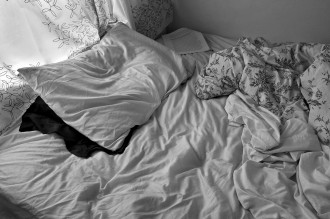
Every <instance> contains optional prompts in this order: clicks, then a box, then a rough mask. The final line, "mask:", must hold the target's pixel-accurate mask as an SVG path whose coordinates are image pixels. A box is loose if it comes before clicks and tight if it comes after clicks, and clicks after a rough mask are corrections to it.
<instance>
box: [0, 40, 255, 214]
mask: <svg viewBox="0 0 330 219" xmlns="http://www.w3.org/2000/svg"><path fill="white" fill-rule="evenodd" d="M206 38H207V41H208V42H209V44H210V46H211V48H214V49H215V50H219V49H223V48H225V47H228V46H230V45H233V43H234V42H235V41H234V40H228V39H224V38H221V37H216V36H212V35H206ZM208 54H209V53H203V54H202V53H200V54H192V55H185V56H184V57H185V59H186V63H189V65H187V68H188V69H190V70H191V71H198V70H199V69H200V68H201V67H202V65H203V64H205V63H206V62H207V58H208ZM192 86H193V83H192V80H189V81H188V82H187V83H186V84H183V85H182V86H181V87H179V89H177V90H176V91H174V92H173V93H172V94H170V96H169V97H168V98H167V99H165V101H164V102H163V103H162V104H161V106H160V107H159V108H158V109H157V110H156V112H155V113H154V115H153V116H152V117H151V119H149V120H148V122H147V123H146V124H145V125H143V126H142V127H141V128H140V129H138V130H137V131H136V132H135V134H134V135H133V137H132V139H131V142H130V145H129V146H128V147H127V149H126V151H125V152H124V154H122V155H118V156H109V155H107V154H105V153H102V152H99V153H96V154H95V155H93V156H92V157H90V158H89V159H80V158H77V157H75V156H74V155H71V154H70V153H69V152H68V151H67V150H66V148H65V145H64V143H63V141H62V140H61V139H60V138H59V137H57V136H56V135H43V134H40V133H39V132H37V131H33V132H26V133H19V132H18V127H19V124H20V121H17V123H16V125H15V126H14V127H13V128H12V130H10V131H9V132H8V133H7V134H6V135H5V136H1V137H0V145H1V147H0V172H1V174H0V191H1V193H3V194H4V195H5V196H6V197H7V198H9V199H10V200H11V201H12V203H14V204H16V205H19V206H21V207H23V208H25V209H28V210H29V211H30V212H31V213H32V214H34V215H35V216H36V217H38V218H47V219H48V218H56V219H58V218H86V219H87V218H88V219H89V218H171V219H172V218H237V219H239V218H250V213H249V212H248V211H246V210H244V209H243V208H242V207H241V205H240V203H239V201H238V199H237V196H236V193H235V189H234V182H233V171H234V170H235V169H236V168H237V167H238V166H239V165H240V164H241V157H242V144H241V140H240V138H239V136H240V135H241V131H242V130H241V128H240V127H234V126H230V125H229V124H228V119H227V114H226V112H225V110H224V105H225V101H226V98H218V99H213V100H208V101H201V100H199V99H198V98H196V97H195V95H194V93H193V92H192V89H193V87H192Z"/></svg>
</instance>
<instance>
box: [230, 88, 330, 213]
mask: <svg viewBox="0 0 330 219" xmlns="http://www.w3.org/2000/svg"><path fill="white" fill-rule="evenodd" d="M225 109H226V112H227V113H228V118H229V120H230V121H231V122H233V123H235V124H240V125H242V126H244V127H243V131H242V136H241V139H242V143H243V160H242V166H241V167H239V168H238V169H236V170H235V171H234V184H235V190H236V193H237V196H238V199H239V201H240V203H241V204H242V205H243V207H244V208H245V209H249V210H250V212H251V213H252V214H253V216H254V217H255V218H306V219H312V218H315V219H316V218H324V219H325V218H329V217H330V205H329V203H330V202H329V201H330V194H329V192H328V190H329V187H330V180H329V179H330V171H329V148H328V146H324V147H323V149H324V151H323V149H322V146H321V145H320V143H319V140H318V137H317V135H316V134H315V132H314V129H313V127H312V126H310V125H309V124H308V123H307V120H308V118H307V116H306V115H303V114H297V115H294V116H293V118H291V119H288V120H287V121H286V122H285V123H284V124H281V122H280V118H279V117H278V116H276V115H274V114H273V113H272V112H270V111H268V110H267V109H265V108H263V107H260V106H257V105H256V104H255V102H254V101H253V100H252V99H251V98H250V97H248V96H247V95H244V94H242V93H241V92H240V91H236V92H235V93H234V94H231V95H230V96H229V97H228V99H227V102H226V106H225ZM301 112H302V111H301Z"/></svg>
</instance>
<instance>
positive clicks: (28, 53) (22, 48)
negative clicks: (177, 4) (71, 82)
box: [0, 0, 116, 135]
mask: <svg viewBox="0 0 330 219" xmlns="http://www.w3.org/2000/svg"><path fill="white" fill-rule="evenodd" d="M0 20H1V26H0V31H1V35H0V135H1V134H3V133H4V132H5V131H7V130H8V129H9V128H10V127H11V124H12V123H13V122H14V121H15V120H16V119H18V118H19V117H20V116H21V115H22V114H23V113H24V112H25V110H26V109H27V108H28V107H29V106H30V104H31V103H32V102H33V101H34V99H35V97H36V94H35V93H34V92H33V90H32V89H31V88H30V87H29V86H28V85H27V84H26V83H25V82H23V81H22V80H20V79H19V78H18V77H17V76H16V75H17V74H18V73H17V71H16V69H18V68H20V67H30V66H40V65H44V64H48V63H52V62H57V61H61V60H65V59H67V58H69V57H70V56H73V55H75V54H77V53H79V52H80V51H84V50H86V49H87V48H89V47H90V46H92V45H94V44H96V43H97V42H98V41H99V40H100V35H101V34H103V33H104V32H105V30H106V28H108V26H109V25H110V24H112V23H113V22H116V18H115V17H114V16H113V14H112V5H111V2H110V1H107V0H79V1H78V0H63V1H62V0H61V1H59V0H24V1H12V0H9V1H1V2H0Z"/></svg>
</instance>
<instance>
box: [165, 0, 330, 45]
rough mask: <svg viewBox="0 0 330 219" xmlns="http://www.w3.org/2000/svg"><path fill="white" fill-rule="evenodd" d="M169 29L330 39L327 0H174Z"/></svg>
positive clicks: (329, 1)
mask: <svg viewBox="0 0 330 219" xmlns="http://www.w3.org/2000/svg"><path fill="white" fill-rule="evenodd" d="M173 1H174V5H175V12H174V23H173V24H172V25H171V28H170V29H172V30H174V29H176V28H178V27H182V26H186V27H190V28H193V29H196V30H199V31H203V32H207V33H214V34H219V35H222V36H226V37H233V38H238V37H241V36H252V37H254V36H263V37H265V38H267V39H269V40H272V41H277V42H282V41H304V42H322V43H330V0H173Z"/></svg>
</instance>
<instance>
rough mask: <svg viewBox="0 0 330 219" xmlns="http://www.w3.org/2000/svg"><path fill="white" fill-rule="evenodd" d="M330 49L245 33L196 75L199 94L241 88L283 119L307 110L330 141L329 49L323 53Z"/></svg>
mask: <svg viewBox="0 0 330 219" xmlns="http://www.w3.org/2000/svg"><path fill="white" fill-rule="evenodd" d="M328 48H329V47H328V46H327V45H323V44H308V43H282V44H272V43H270V42H267V41H266V40H265V39H263V38H257V39H254V40H251V39H248V38H242V39H240V40H239V42H238V43H237V45H236V46H235V47H233V48H229V49H226V50H223V51H219V52H216V53H214V54H212V55H211V56H210V59H209V62H208V64H207V65H206V66H205V67H204V69H203V70H202V71H201V72H200V73H199V74H198V76H197V79H196V82H195V93H196V95H197V96H198V97H199V98H201V99H209V98H214V97H218V96H223V95H229V94H231V93H233V92H234V91H236V90H239V91H240V92H242V93H243V94H244V95H247V96H249V97H251V98H252V99H253V100H254V101H255V104H256V105H258V106H261V107H264V108H266V109H268V110H269V111H270V112H272V113H274V114H275V115H276V116H278V117H279V118H280V119H281V121H282V123H284V122H285V121H287V120H288V119H290V118H292V117H295V116H297V113H298V112H299V114H301V111H305V112H306V114H307V113H309V123H310V124H311V125H312V126H313V127H314V128H315V130H316V131H317V133H318V135H319V138H320V140H321V141H322V142H323V143H327V144H329V143H330V131H329V130H330V116H328V115H327V113H326V110H325V109H329V105H327V104H328V101H329V100H330V98H329V97H327V96H326V95H325V93H326V92H328V93H329V91H330V87H329V86H327V85H328V84H330V75H328V72H330V66H329V63H328V60H329V59H328V57H329V56H328V55H325V54H330V53H328V52H324V51H328ZM320 54H321V55H320ZM314 60H315V62H314ZM313 62H314V63H313ZM312 63H313V64H312ZM328 80H329V81H328ZM301 90H305V92H302V91H301ZM303 94H305V95H303ZM305 98H306V99H307V103H308V104H307V105H306V104H305ZM328 98H329V100H328ZM309 109H310V112H309Z"/></svg>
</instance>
